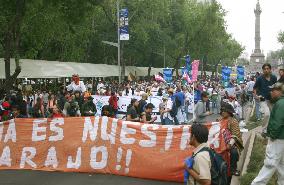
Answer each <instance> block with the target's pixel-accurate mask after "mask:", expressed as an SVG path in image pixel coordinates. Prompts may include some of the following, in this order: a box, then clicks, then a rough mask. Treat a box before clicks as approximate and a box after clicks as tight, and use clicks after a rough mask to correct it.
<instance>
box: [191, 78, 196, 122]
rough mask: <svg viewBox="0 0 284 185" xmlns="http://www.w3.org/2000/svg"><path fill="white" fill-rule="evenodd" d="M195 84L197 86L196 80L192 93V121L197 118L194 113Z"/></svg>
mask: <svg viewBox="0 0 284 185" xmlns="http://www.w3.org/2000/svg"><path fill="white" fill-rule="evenodd" d="M194 86H195V82H193V88H192V89H193V90H192V95H193V106H192V121H194V120H195V114H194V112H195V111H194V109H195V102H194Z"/></svg>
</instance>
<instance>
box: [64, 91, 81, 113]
mask: <svg viewBox="0 0 284 185" xmlns="http://www.w3.org/2000/svg"><path fill="white" fill-rule="evenodd" d="M65 97H66V99H67V101H66V102H65V104H64V109H63V114H64V116H65V117H69V116H70V117H77V116H81V112H80V107H79V104H78V102H77V101H75V95H70V93H66V96H65Z"/></svg>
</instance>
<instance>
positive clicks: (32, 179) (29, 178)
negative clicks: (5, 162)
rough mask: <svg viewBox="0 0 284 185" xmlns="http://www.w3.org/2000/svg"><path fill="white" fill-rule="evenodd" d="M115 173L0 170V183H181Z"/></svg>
mask: <svg viewBox="0 0 284 185" xmlns="http://www.w3.org/2000/svg"><path fill="white" fill-rule="evenodd" d="M181 184H183V183H174V182H163V181H151V180H145V179H137V178H130V177H122V176H115V175H102V174H87V173H62V172H43V171H31V170H3V171H0V185H181Z"/></svg>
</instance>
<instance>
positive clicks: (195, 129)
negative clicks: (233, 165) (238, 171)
mask: <svg viewBox="0 0 284 185" xmlns="http://www.w3.org/2000/svg"><path fill="white" fill-rule="evenodd" d="M208 134H209V131H208V129H207V127H206V126H205V125H201V124H198V123H194V124H193V125H192V127H191V134H190V141H189V144H190V145H192V146H194V147H195V149H194V151H193V155H192V156H191V157H189V158H187V159H186V160H185V171H184V180H185V181H186V182H187V184H188V185H229V184H230V182H228V177H227V171H228V168H227V163H226V161H224V159H223V158H222V156H221V155H220V154H218V153H216V152H215V151H214V150H213V149H211V148H209V145H208V144H207V141H208Z"/></svg>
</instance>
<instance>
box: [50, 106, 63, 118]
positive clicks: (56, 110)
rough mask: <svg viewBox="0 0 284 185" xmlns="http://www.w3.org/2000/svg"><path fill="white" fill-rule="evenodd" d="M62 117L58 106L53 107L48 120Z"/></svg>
mask: <svg viewBox="0 0 284 185" xmlns="http://www.w3.org/2000/svg"><path fill="white" fill-rule="evenodd" d="M63 117H64V115H63V113H62V112H61V110H60V109H59V108H58V106H57V105H55V106H53V108H52V112H51V114H50V118H51V119H54V118H63Z"/></svg>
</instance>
